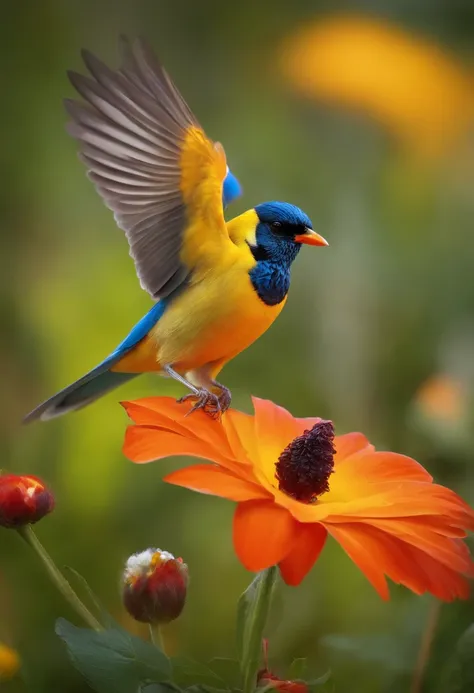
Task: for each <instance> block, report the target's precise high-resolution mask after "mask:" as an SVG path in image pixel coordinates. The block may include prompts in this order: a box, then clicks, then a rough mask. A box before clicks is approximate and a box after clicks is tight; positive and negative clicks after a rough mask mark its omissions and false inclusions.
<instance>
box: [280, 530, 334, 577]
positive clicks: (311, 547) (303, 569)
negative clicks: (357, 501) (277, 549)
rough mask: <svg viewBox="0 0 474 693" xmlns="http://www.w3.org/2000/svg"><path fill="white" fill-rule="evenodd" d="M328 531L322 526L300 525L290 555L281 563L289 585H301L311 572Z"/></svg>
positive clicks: (282, 573)
mask: <svg viewBox="0 0 474 693" xmlns="http://www.w3.org/2000/svg"><path fill="white" fill-rule="evenodd" d="M326 537H327V530H326V529H325V528H324V527H323V525H320V524H314V525H310V524H299V525H298V527H297V531H296V533H295V537H294V539H293V543H292V545H291V549H290V552H289V554H288V555H287V556H286V557H285V558H284V559H283V560H282V561H280V563H279V568H280V572H281V576H282V578H283V580H284V581H285V582H286V584H287V585H292V586H296V585H299V584H300V582H301V581H302V580H303V578H304V577H305V576H306V574H307V573H309V571H310V570H311V568H312V567H313V565H314V563H315V562H316V560H317V559H318V557H319V554H320V553H321V551H322V549H323V546H324V544H325V542H326Z"/></svg>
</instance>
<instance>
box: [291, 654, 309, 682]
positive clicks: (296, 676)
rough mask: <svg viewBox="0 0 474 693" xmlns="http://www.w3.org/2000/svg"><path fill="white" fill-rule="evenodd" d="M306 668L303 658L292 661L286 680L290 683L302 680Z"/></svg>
mask: <svg viewBox="0 0 474 693" xmlns="http://www.w3.org/2000/svg"><path fill="white" fill-rule="evenodd" d="M306 668H307V660H306V659H305V658H303V657H301V658H299V659H294V660H293V661H292V663H291V666H290V668H289V671H288V678H289V679H291V681H296V680H302V679H304V674H305V671H306Z"/></svg>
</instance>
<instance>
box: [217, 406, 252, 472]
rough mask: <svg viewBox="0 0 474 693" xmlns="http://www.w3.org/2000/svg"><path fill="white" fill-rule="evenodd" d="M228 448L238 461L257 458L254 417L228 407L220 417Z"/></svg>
mask: <svg viewBox="0 0 474 693" xmlns="http://www.w3.org/2000/svg"><path fill="white" fill-rule="evenodd" d="M222 425H223V426H224V428H225V432H226V434H227V440H228V442H229V446H230V449H231V450H232V453H233V455H234V457H235V458H236V459H237V460H239V462H247V461H248V462H250V461H255V460H257V459H258V440H257V437H256V434H255V418H254V417H253V416H250V415H249V414H244V413H243V412H241V411H237V409H228V410H227V411H226V413H225V414H224V416H223V417H222Z"/></svg>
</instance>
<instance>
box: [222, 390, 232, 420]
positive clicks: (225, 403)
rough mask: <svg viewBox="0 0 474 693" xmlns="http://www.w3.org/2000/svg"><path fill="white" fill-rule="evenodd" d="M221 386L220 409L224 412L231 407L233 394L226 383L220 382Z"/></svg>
mask: <svg viewBox="0 0 474 693" xmlns="http://www.w3.org/2000/svg"><path fill="white" fill-rule="evenodd" d="M219 387H220V388H221V393H220V395H219V407H220V410H221V412H222V414H223V413H224V412H226V411H227V410H228V408H229V407H230V403H231V400H232V395H231V393H230V390H229V388H228V387H224V385H221V384H220V383H219Z"/></svg>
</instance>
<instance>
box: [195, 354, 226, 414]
mask: <svg viewBox="0 0 474 693" xmlns="http://www.w3.org/2000/svg"><path fill="white" fill-rule="evenodd" d="M212 370H216V369H215V364H210V365H207V366H204V367H202V368H199V369H197V370H195V371H193V372H192V376H193V380H194V381H195V382H196V383H199V385H200V386H201V387H203V388H205V389H206V390H208V391H210V392H214V393H216V394H217V397H218V402H219V411H220V413H221V414H223V413H224V412H225V411H227V409H228V408H229V407H230V402H231V400H232V395H231V392H230V390H229V388H228V387H226V386H225V385H222V384H221V383H218V382H217V380H214V378H212V376H211V374H210V372H209V371H211V373H212ZM216 391H217V392H216Z"/></svg>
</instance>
